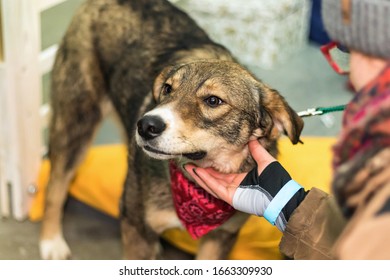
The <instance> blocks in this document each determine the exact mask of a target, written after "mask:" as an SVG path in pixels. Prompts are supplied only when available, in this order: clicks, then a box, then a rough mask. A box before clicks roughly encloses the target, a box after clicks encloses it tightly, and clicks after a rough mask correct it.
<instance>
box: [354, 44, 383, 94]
mask: <svg viewBox="0 0 390 280" xmlns="http://www.w3.org/2000/svg"><path fill="white" fill-rule="evenodd" d="M350 54H351V55H350V59H349V65H350V73H349V79H350V82H351V84H352V85H353V86H354V88H355V90H356V91H359V90H361V89H362V88H363V87H364V86H365V85H367V84H368V83H369V82H370V81H371V80H373V79H374V78H375V77H377V76H378V75H379V73H380V72H381V71H382V70H383V69H384V67H385V66H386V64H387V61H386V60H383V59H380V58H376V57H372V56H368V55H365V54H363V53H361V52H357V51H354V50H351V51H350Z"/></svg>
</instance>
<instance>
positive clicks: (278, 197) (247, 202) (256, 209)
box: [233, 161, 305, 231]
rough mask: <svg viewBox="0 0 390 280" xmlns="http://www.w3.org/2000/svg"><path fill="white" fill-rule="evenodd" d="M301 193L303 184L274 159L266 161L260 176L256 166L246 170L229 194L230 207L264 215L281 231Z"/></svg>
mask: <svg viewBox="0 0 390 280" xmlns="http://www.w3.org/2000/svg"><path fill="white" fill-rule="evenodd" d="M304 196H305V192H304V190H303V188H302V187H301V186H300V185H299V184H297V183H296V182H295V181H293V180H292V179H291V176H290V175H289V173H288V172H287V171H286V170H285V169H284V168H283V166H282V165H281V164H280V163H279V162H277V161H275V162H272V163H270V164H269V165H268V166H267V167H266V168H265V169H264V170H263V172H262V173H261V174H260V176H259V175H258V174H257V168H254V169H253V170H252V171H251V172H249V173H248V174H247V176H246V177H245V178H244V180H243V181H242V182H241V184H240V186H239V188H238V189H237V191H236V193H235V195H234V196H233V207H235V208H236V209H237V210H240V211H244V212H247V213H250V214H254V215H257V216H264V217H265V218H266V219H267V220H268V221H270V222H271V223H272V224H275V225H276V226H277V227H278V228H279V229H280V230H282V231H283V230H284V227H285V224H286V223H287V221H288V219H289V217H290V215H291V214H292V212H293V211H294V210H295V208H296V207H297V206H298V205H299V203H300V202H301V201H302V200H303V199H304ZM290 201H292V202H290Z"/></svg>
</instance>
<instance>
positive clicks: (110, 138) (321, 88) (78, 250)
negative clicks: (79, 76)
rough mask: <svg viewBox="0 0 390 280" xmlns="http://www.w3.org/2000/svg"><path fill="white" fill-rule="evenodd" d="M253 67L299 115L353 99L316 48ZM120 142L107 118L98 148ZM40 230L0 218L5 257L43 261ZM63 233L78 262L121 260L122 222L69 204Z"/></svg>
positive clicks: (320, 124)
mask: <svg viewBox="0 0 390 280" xmlns="http://www.w3.org/2000/svg"><path fill="white" fill-rule="evenodd" d="M249 68H250V69H251V70H252V71H253V72H254V73H255V74H256V75H257V76H258V77H261V79H262V80H263V81H264V82H266V83H267V84H269V85H272V87H274V88H276V89H278V90H279V91H280V92H281V93H282V95H284V96H285V97H286V99H287V101H288V102H289V103H290V105H291V106H292V107H293V108H294V109H295V110H296V111H301V110H304V109H307V108H311V107H320V106H321V107H326V106H334V105H340V104H344V103H346V102H347V101H348V100H349V99H350V98H351V93H350V92H349V91H348V90H347V89H346V79H345V77H340V76H337V75H336V74H335V73H334V72H333V71H332V70H331V69H330V67H329V66H328V65H327V63H326V61H325V59H324V58H323V57H322V56H321V54H320V51H319V49H318V46H316V45H308V46H306V47H304V48H303V49H302V50H301V51H299V52H298V53H297V54H296V55H294V56H293V57H291V58H290V59H289V60H287V61H285V62H283V63H282V64H280V65H278V67H275V68H274V69H272V70H264V69H261V68H260V67H257V66H255V65H253V66H249ZM340 123H341V113H332V114H329V115H325V117H312V118H307V119H305V128H304V130H303V134H304V135H310V136H335V135H337V133H338V132H339V130H340ZM117 139H119V134H118V132H117V131H116V129H115V127H114V126H113V124H112V121H111V120H108V121H106V122H105V123H104V125H103V127H102V129H101V130H100V132H99V133H98V135H97V138H96V141H95V144H96V145H99V144H103V143H113V142H117V141H118V140H117ZM39 228H40V225H39V223H32V222H30V221H28V220H25V221H15V220H13V219H4V218H3V219H0V259H39V252H38V238H39ZM64 231H65V238H66V240H67V241H68V243H69V245H70V247H71V248H72V253H73V255H72V258H73V259H121V256H122V252H121V242H120V232H119V223H118V221H117V220H115V219H113V218H111V217H108V216H106V215H104V214H102V213H100V212H98V211H95V210H94V209H92V208H90V207H88V206H86V205H84V204H82V203H80V202H78V201H77V200H75V199H70V200H69V201H68V203H67V206H66V210H65V217H64ZM174 253H175V252H174ZM187 257H188V256H187V255H174V254H173V255H172V256H167V258H187Z"/></svg>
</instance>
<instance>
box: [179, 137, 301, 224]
mask: <svg viewBox="0 0 390 280" xmlns="http://www.w3.org/2000/svg"><path fill="white" fill-rule="evenodd" d="M248 146H249V151H250V153H251V155H252V157H253V158H254V160H255V161H256V163H257V168H254V169H253V170H252V171H250V172H248V173H236V174H223V173H219V172H217V171H215V170H213V169H212V168H200V167H196V166H195V165H192V164H187V165H186V166H185V169H186V171H187V172H188V173H189V174H190V175H191V176H192V177H193V178H194V180H195V181H196V183H197V184H198V185H200V186H201V187H202V188H204V189H205V190H206V191H208V192H209V193H210V194H212V195H213V196H215V197H216V198H219V199H222V200H224V201H226V202H227V203H229V204H230V205H232V206H233V207H234V208H235V209H237V210H240V211H242V212H246V213H249V214H254V215H257V216H264V217H265V218H266V219H267V220H268V221H269V222H270V223H271V224H273V225H276V226H277V227H278V229H279V230H281V231H284V229H285V227H286V223H287V221H288V220H289V218H290V215H291V214H292V212H293V211H294V210H295V209H296V208H297V207H298V205H299V204H300V203H301V202H302V201H303V199H304V198H305V196H306V192H305V191H304V189H303V188H302V187H301V186H300V185H299V184H298V183H296V182H295V181H293V180H292V179H291V177H290V175H289V174H288V172H287V171H286V170H285V169H284V168H283V166H282V165H280V163H279V162H277V161H276V159H275V158H274V157H273V156H271V155H270V154H269V153H268V152H267V151H266V150H265V149H264V148H263V147H262V146H261V145H260V144H259V142H258V141H257V140H254V141H251V142H249V144H248Z"/></svg>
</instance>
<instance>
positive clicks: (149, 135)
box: [137, 116, 167, 140]
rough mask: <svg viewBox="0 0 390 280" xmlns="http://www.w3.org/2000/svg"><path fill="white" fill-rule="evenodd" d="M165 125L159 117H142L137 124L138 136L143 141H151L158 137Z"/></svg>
mask: <svg viewBox="0 0 390 280" xmlns="http://www.w3.org/2000/svg"><path fill="white" fill-rule="evenodd" d="M166 127H167V126H166V124H165V123H164V121H163V119H162V118H160V117H159V116H144V117H142V118H141V119H140V120H139V121H138V122H137V130H138V134H139V135H140V136H141V137H142V138H143V139H145V140H152V139H154V138H156V137H157V136H160V135H161V134H162V133H163V132H164V130H165V128H166Z"/></svg>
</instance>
